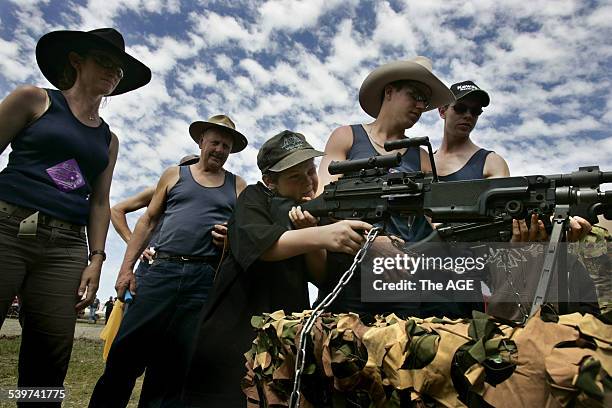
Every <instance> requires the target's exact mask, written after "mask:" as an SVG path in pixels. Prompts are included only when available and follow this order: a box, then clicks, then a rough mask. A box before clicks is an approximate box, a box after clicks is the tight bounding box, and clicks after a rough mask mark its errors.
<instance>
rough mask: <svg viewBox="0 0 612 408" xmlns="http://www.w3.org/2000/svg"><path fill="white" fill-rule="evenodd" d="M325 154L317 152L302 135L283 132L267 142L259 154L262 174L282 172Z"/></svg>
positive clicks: (258, 161) (259, 165) (258, 159)
mask: <svg viewBox="0 0 612 408" xmlns="http://www.w3.org/2000/svg"><path fill="white" fill-rule="evenodd" d="M324 154H325V153H323V152H320V151H318V150H315V149H314V148H313V147H312V146H311V145H310V144H309V143H308V142H307V141H306V138H305V137H304V135H303V134H301V133H295V132H292V131H290V130H283V131H282V132H280V133H279V134H277V135H275V136H273V137H272V138H271V139H269V140H268V141H267V142H265V143H264V144H263V145H262V146H261V148H260V149H259V153H257V167H259V170H261V172H262V174H263V173H266V172H268V171H272V172H280V171H283V170H286V169H288V168H290V167H293V166H295V165H296V164H300V163H302V162H305V161H306V160H308V159H312V158H314V157H318V156H323V155H324Z"/></svg>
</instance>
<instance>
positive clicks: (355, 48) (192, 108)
mask: <svg viewBox="0 0 612 408" xmlns="http://www.w3.org/2000/svg"><path fill="white" fill-rule="evenodd" d="M99 27H115V28H117V29H118V30H119V31H121V32H122V33H123V35H124V37H125V39H126V44H127V48H128V51H129V52H130V53H132V55H135V56H136V57H137V58H139V59H140V60H142V61H143V62H144V63H146V64H147V65H148V66H149V67H151V69H152V71H153V80H152V82H151V83H150V84H149V85H147V86H146V87H144V88H141V89H139V90H137V91H135V92H131V93H128V94H125V95H121V96H117V97H112V98H109V99H108V102H107V103H106V104H105V106H104V107H103V109H102V111H101V115H102V116H103V117H104V119H105V120H106V121H107V122H108V123H109V124H110V125H111V128H112V130H113V131H114V132H115V133H116V134H117V135H118V137H119V140H120V153H119V159H118V163H117V167H116V170H115V176H114V180H113V186H112V190H111V204H112V203H116V202H118V201H120V200H122V199H124V198H126V197H128V196H129V195H130V194H133V193H135V192H137V191H139V190H141V189H143V188H144V187H146V186H149V185H152V184H154V183H155V182H156V180H157V178H158V177H159V175H160V174H161V172H162V171H163V169H164V168H165V167H167V166H169V165H171V164H173V163H175V162H176V161H177V160H178V159H179V158H180V157H182V156H184V155H186V154H190V153H197V146H196V145H195V144H194V143H193V141H192V140H191V138H190V137H189V135H188V127H189V124H190V123H191V122H193V121H195V120H200V119H206V118H207V117H209V116H211V115H214V114H218V113H227V114H229V115H230V116H231V117H232V118H233V119H234V121H235V122H236V125H237V128H238V129H239V130H240V131H242V132H243V133H244V134H245V135H246V136H247V138H248V139H249V142H250V145H249V147H248V148H247V149H246V150H245V151H243V152H241V153H239V154H236V155H232V156H230V159H229V161H228V163H227V166H226V167H227V168H228V169H230V170H232V171H234V172H236V173H238V174H240V175H241V176H243V177H244V178H245V179H246V180H247V181H248V182H250V183H252V182H255V181H257V179H258V178H259V172H258V170H257V167H256V160H255V158H256V155H257V149H258V147H259V146H260V145H261V143H262V142H263V141H265V140H266V139H267V138H269V137H270V136H272V135H274V134H276V133H278V132H279V131H281V130H283V129H292V130H296V131H300V132H301V133H304V134H305V135H306V136H307V138H308V139H309V140H310V141H311V142H312V144H313V145H315V147H317V148H321V149H322V148H323V147H324V145H325V141H326V140H327V137H328V136H329V134H330V132H331V131H332V130H333V129H334V128H336V127H338V126H339V125H342V124H348V123H367V122H369V121H370V120H371V118H369V117H368V116H367V115H366V114H365V113H364V112H363V111H362V110H361V108H360V107H359V103H358V101H357V93H358V90H359V86H360V85H361V82H362V81H363V79H364V78H365V76H366V75H367V74H368V72H370V71H371V70H372V69H374V68H375V67H376V66H378V65H380V64H382V63H385V62H388V61H391V60H396V59H405V58H411V57H414V56H416V55H425V56H427V57H429V58H430V59H432V60H433V69H434V72H435V73H436V74H437V75H438V76H439V77H440V78H441V79H442V81H443V82H445V83H446V84H448V85H450V84H451V83H453V82H458V81H462V80H466V79H471V80H473V81H475V82H476V83H477V84H478V85H479V86H480V87H482V88H483V89H485V90H486V91H487V92H489V94H490V96H491V105H490V106H489V107H488V108H486V109H485V112H484V114H483V115H482V116H481V118H480V120H479V123H478V125H477V127H476V129H475V130H474V131H473V133H472V138H473V139H474V141H475V142H476V143H477V144H479V145H481V146H483V147H486V148H489V149H492V150H495V151H496V152H498V153H499V154H501V155H502V156H503V157H504V158H505V159H506V160H507V161H508V164H509V166H510V171H511V173H512V174H513V175H521V174H534V173H540V174H541V173H544V174H549V173H558V172H569V171H573V170H577V168H578V166H581V165H591V164H599V165H600V167H602V168H603V169H606V170H612V137H611V136H610V130H609V129H610V128H611V127H612V116H611V115H610V113H609V112H611V111H612V94H611V92H610V91H611V90H612V87H611V80H612V76H611V74H610V72H611V71H612V69H611V68H612V43H611V42H610V38H612V2H610V1H582V0H576V1H571V0H559V1H554V2H553V1H548V0H531V1H529V2H517V1H515V0H498V1H494V2H493V1H486V0H481V1H464V0H462V1H456V0H444V1H437V0H431V1H429V0H428V1H422V0H414V1H376V2H370V1H351V0H348V1H347V0H342V1H338V0H326V1H323V0H310V1H297V0H275V1H265V2H264V1H232V2H229V1H179V0H166V1H164V0H151V1H145V0H89V1H80V0H79V1H75V0H68V1H67V0H0V97H4V96H6V94H8V93H9V92H10V91H11V90H12V89H13V88H15V87H16V86H18V85H21V84H35V85H38V86H49V84H48V82H47V81H46V80H45V79H44V78H43V77H42V75H41V74H40V71H39V70H38V67H37V65H36V61H35V58H34V48H35V45H36V41H37V40H38V38H40V36H41V35H43V34H44V33H46V32H49V31H52V30H58V29H80V30H91V29H94V28H99ZM406 134H407V135H408V136H423V135H427V136H429V137H430V138H431V139H432V141H433V144H434V146H438V145H439V143H440V139H441V136H442V121H441V120H440V118H439V116H438V115H437V112H436V111H431V112H428V113H426V114H424V115H423V116H422V118H421V120H420V122H419V123H417V124H416V125H415V126H414V127H413V128H412V129H409V130H408V131H407V133H406ZM9 151H10V149H7V151H5V152H4V153H3V154H2V155H1V156H0V168H3V167H4V166H5V165H6V163H7V160H8V153H9ZM137 215H138V214H136V215H134V216H132V217H130V221H131V222H132V223H133V222H135V220H136V217H137ZM124 249H125V245H124V244H123V242H122V241H121V240H120V239H119V237H118V235H117V234H115V232H114V231H113V230H112V228H111V231H110V232H109V237H108V241H107V252H108V255H109V256H108V260H107V262H106V263H105V266H104V269H103V275H102V280H101V288H100V290H99V295H100V298H104V297H108V296H109V295H111V294H113V293H114V290H113V286H114V280H115V277H116V272H117V270H118V267H119V264H120V262H121V259H122V257H123V251H124Z"/></svg>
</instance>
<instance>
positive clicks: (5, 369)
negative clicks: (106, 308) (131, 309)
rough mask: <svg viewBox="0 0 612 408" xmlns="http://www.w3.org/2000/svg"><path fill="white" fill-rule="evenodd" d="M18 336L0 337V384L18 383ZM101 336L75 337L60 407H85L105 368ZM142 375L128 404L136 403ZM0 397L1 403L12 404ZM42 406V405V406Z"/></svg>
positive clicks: (4, 404)
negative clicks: (95, 338) (64, 397)
mask: <svg viewBox="0 0 612 408" xmlns="http://www.w3.org/2000/svg"><path fill="white" fill-rule="evenodd" d="M20 342H21V337H20V336H10V337H0V387H2V388H8V387H15V385H16V384H17V360H18V358H19V345H20ZM103 346H104V343H103V342H102V341H101V340H88V339H75V340H74V346H73V348H72V357H71V358H70V366H69V368H68V374H67V375H66V380H65V381H64V385H65V387H66V394H67V397H66V399H65V400H64V404H63V405H62V406H63V407H74V408H81V407H86V406H87V403H88V402H89V397H90V396H91V392H92V391H93V388H94V385H95V384H96V381H98V378H99V377H100V375H101V374H102V372H103V371H104V362H103V361H102V349H103ZM141 386H142V377H141V378H139V379H138V381H137V382H136V387H135V388H134V392H133V393H132V398H131V399H130V403H129V405H128V407H133V408H135V407H136V406H137V405H138V398H139V396H140V388H141ZM14 406H15V404H10V403H8V402H6V401H0V407H2V408H4V407H14ZM41 408H42V407H41Z"/></svg>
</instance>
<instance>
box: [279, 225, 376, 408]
mask: <svg viewBox="0 0 612 408" xmlns="http://www.w3.org/2000/svg"><path fill="white" fill-rule="evenodd" d="M380 230H381V228H380V227H375V228H372V229H371V230H370V231H369V232H368V235H367V237H366V241H365V243H364V244H363V246H362V247H361V248H360V249H359V251H358V252H357V254H356V255H355V258H354V259H353V264H352V265H351V267H350V268H349V269H348V270H347V271H346V272H344V274H342V276H341V277H340V281H339V282H338V284H337V285H336V287H335V288H334V289H333V290H332V291H331V292H330V293H329V294H328V295H327V296H325V299H323V301H321V303H319V305H318V306H317V307H316V308H315V309H314V310H313V311H312V312H311V314H310V316H309V317H308V318H307V319H306V321H305V322H304V326H303V327H302V332H301V333H300V342H299V346H298V347H299V349H298V353H297V356H296V359H295V379H294V381H293V391H292V392H291V398H290V400H289V408H298V407H299V406H300V399H301V392H300V386H301V383H302V373H303V372H304V364H305V362H306V339H307V337H308V335H309V334H310V331H311V330H312V327H313V326H314V324H315V322H316V320H317V319H318V318H319V317H320V316H321V315H322V314H323V313H324V312H325V309H327V308H328V307H329V305H331V304H332V302H333V301H334V300H336V298H337V297H338V295H339V294H340V292H342V289H344V287H345V286H346V285H347V284H348V282H349V281H350V280H351V278H352V277H353V275H354V273H355V269H356V268H357V265H359V264H360V263H361V261H362V260H363V258H364V257H365V254H366V253H367V252H368V250H369V249H370V246H372V242H374V239H375V238H376V237H377V236H378V233H379V232H380Z"/></svg>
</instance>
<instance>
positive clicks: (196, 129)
mask: <svg viewBox="0 0 612 408" xmlns="http://www.w3.org/2000/svg"><path fill="white" fill-rule="evenodd" d="M213 127H215V128H219V129H225V130H229V133H230V134H231V135H232V137H233V138H234V143H233V145H232V151H231V152H230V153H238V152H239V151H241V150H243V149H244V148H245V147H246V146H247V144H248V143H249V142H247V139H246V137H244V135H243V134H242V133H240V132H238V131H237V130H236V125H234V122H233V121H232V120H231V119H230V118H229V116H227V115H215V116H211V117H210V118H208V120H207V121H202V120H199V121H196V122H193V123H192V124H191V125H189V134H190V135H191V138H192V139H193V140H194V141H195V142H196V143H200V139H201V138H202V133H204V131H205V130H206V129H210V128H213Z"/></svg>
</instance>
